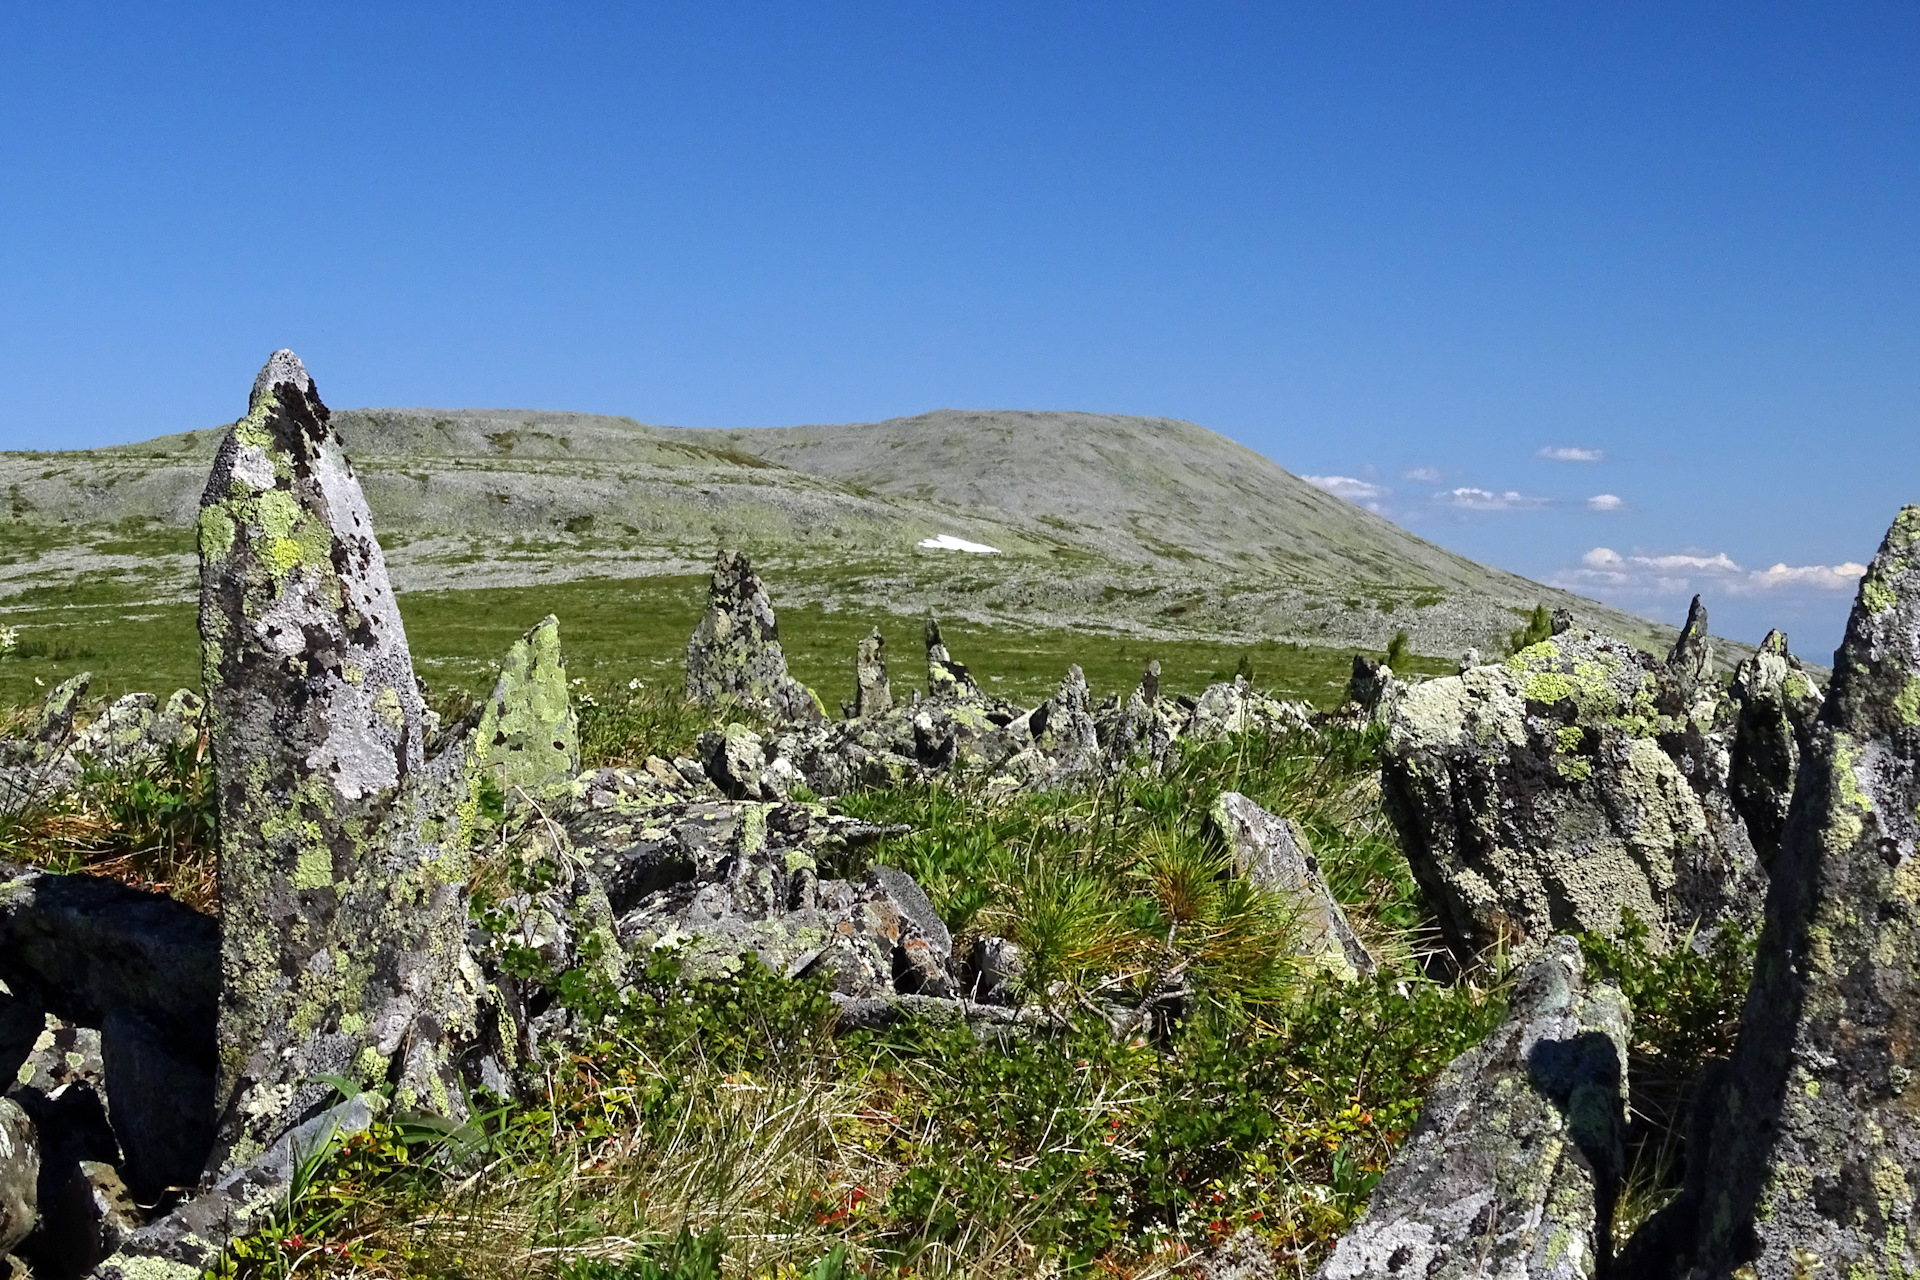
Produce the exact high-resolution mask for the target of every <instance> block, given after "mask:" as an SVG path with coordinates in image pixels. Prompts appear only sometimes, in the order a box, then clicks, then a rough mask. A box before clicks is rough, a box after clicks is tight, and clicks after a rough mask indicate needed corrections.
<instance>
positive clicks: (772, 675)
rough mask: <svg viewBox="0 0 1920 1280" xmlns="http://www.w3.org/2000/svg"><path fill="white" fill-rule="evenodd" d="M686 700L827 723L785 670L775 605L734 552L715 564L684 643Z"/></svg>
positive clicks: (781, 718)
mask: <svg viewBox="0 0 1920 1280" xmlns="http://www.w3.org/2000/svg"><path fill="white" fill-rule="evenodd" d="M687 698H688V700H689V701H692V702H701V703H714V702H720V701H725V700H731V701H734V702H739V703H742V704H744V705H746V706H751V707H756V708H758V709H759V710H761V711H762V712H764V713H765V714H767V715H769V716H771V717H772V718H773V719H775V720H777V721H787V722H791V723H795V724H818V723H820V722H821V721H823V720H825V719H826V718H827V713H826V708H825V707H824V706H822V705H821V702H820V699H819V698H818V697H816V696H815V694H814V692H813V690H811V689H809V688H807V686H806V685H804V684H801V683H800V682H799V681H798V680H796V679H794V678H793V676H792V675H791V674H790V673H789V672H788V671H787V658H786V655H785V654H784V653H782V652H781V651H780V626H779V624H778V623H777V622H776V621H775V620H774V616H773V602H772V601H771V600H769V599H768V598H767V588H766V586H765V585H764V584H763V583H762V582H761V581H760V575H759V574H757V573H755V572H754V571H753V565H752V564H750V563H749V562H748V561H747V557H746V556H745V555H743V554H742V553H740V552H738V551H722V552H721V553H720V555H719V557H718V558H717V559H715V561H714V562H713V579H712V581H711V582H710V583H709V585H708V588H707V612H706V614H705V616H703V617H702V618H701V619H700V625H699V626H697V627H695V628H694V632H693V636H692V638H691V639H689V640H688V641H687Z"/></svg>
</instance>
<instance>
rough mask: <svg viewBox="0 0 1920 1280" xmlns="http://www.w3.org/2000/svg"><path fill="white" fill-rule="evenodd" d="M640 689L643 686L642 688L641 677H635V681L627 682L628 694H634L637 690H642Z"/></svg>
mask: <svg viewBox="0 0 1920 1280" xmlns="http://www.w3.org/2000/svg"><path fill="white" fill-rule="evenodd" d="M640 687H641V686H640V677H639V676H635V677H634V678H633V679H631V680H629V681H627V692H628V693H632V692H633V691H634V690H635V689H638V688H640Z"/></svg>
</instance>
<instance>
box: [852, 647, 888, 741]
mask: <svg viewBox="0 0 1920 1280" xmlns="http://www.w3.org/2000/svg"><path fill="white" fill-rule="evenodd" d="M886 646H887V642H886V641H885V640H883V639H881V637H880V628H878V627H875V628H874V629H873V630H872V631H871V632H870V633H869V634H868V635H867V638H866V639H864V640H862V641H861V642H860V649H859V651H858V652H857V653H856V654H855V655H854V659H853V675H854V679H855V680H856V681H857V682H858V685H859V691H858V692H857V693H855V694H854V703H853V714H854V715H855V716H856V717H861V718H864V717H866V716H877V715H884V714H885V713H886V712H888V711H891V710H892V709H893V686H892V685H891V684H889V683H888V682H887V655H886V652H885V650H886Z"/></svg>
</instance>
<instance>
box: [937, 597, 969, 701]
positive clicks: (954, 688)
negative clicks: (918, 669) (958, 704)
mask: <svg viewBox="0 0 1920 1280" xmlns="http://www.w3.org/2000/svg"><path fill="white" fill-rule="evenodd" d="M927 696H928V697H930V698H978V697H979V696H980V686H979V685H978V684H976V683H975V682H974V679H973V676H972V675H971V674H969V673H968V671H967V669H966V668H965V667H964V666H962V665H961V664H960V663H958V662H955V661H954V660H953V655H952V654H950V653H948V652H947V645H946V642H945V641H944V640H942V639H941V638H940V623H939V621H938V620H937V619H935V618H931V617H929V618H928V619H927Z"/></svg>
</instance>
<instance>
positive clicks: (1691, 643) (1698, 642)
mask: <svg viewBox="0 0 1920 1280" xmlns="http://www.w3.org/2000/svg"><path fill="white" fill-rule="evenodd" d="M1667 670H1669V671H1671V672H1673V676H1674V679H1676V680H1678V681H1679V682H1680V687H1681V688H1682V689H1683V690H1685V691H1686V693H1687V695H1688V697H1689V698H1691V697H1692V696H1693V695H1694V694H1695V693H1697V692H1698V691H1699V690H1701V689H1703V688H1707V687H1709V686H1711V685H1712V683H1713V641H1712V638H1711V637H1709V636H1708V634H1707V608H1706V606H1705V605H1703V604H1701V603H1700V597H1699V596H1695V597H1694V598H1693V603H1692V604H1690V605H1688V606H1687V621H1686V625H1684V626H1682V627H1681V628H1680V634H1679V635H1678V636H1677V637H1675V639H1674V642H1673V651H1672V652H1671V653H1669V654H1668V655H1667Z"/></svg>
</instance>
